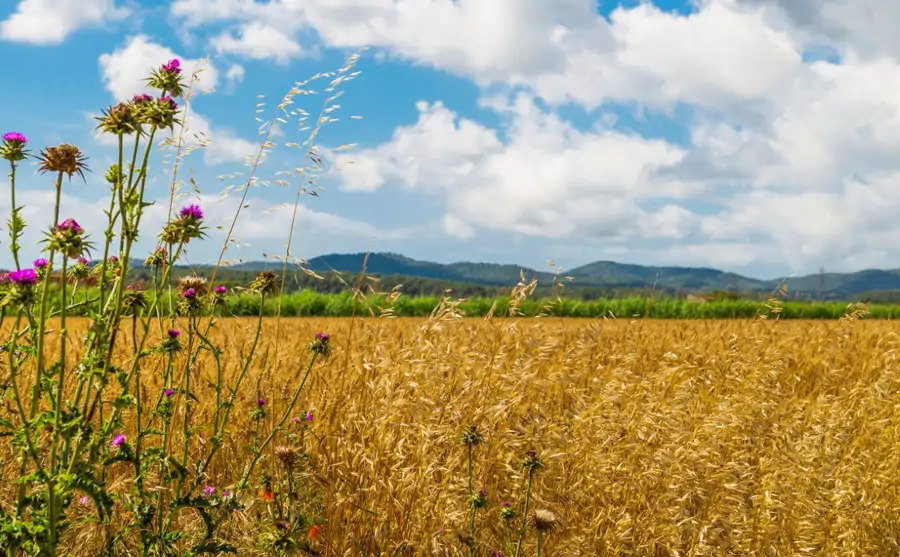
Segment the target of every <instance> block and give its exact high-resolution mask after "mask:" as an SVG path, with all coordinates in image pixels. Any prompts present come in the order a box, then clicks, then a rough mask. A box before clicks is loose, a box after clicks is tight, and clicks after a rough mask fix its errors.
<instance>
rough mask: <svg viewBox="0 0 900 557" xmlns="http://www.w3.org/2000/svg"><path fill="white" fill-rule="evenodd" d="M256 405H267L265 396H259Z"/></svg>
mask: <svg viewBox="0 0 900 557" xmlns="http://www.w3.org/2000/svg"><path fill="white" fill-rule="evenodd" d="M256 405H257V406H265V405H266V399H264V398H263V397H259V398H258V399H256Z"/></svg>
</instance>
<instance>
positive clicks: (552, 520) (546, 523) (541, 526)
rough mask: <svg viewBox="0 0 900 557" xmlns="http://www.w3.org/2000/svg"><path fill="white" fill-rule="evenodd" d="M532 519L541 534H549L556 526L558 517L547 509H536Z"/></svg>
mask: <svg viewBox="0 0 900 557" xmlns="http://www.w3.org/2000/svg"><path fill="white" fill-rule="evenodd" d="M532 518H533V519H534V527H535V528H536V529H537V530H539V531H541V532H547V531H549V530H552V529H553V527H554V526H556V515H555V514H553V513H552V512H550V511H548V510H547V509H536V510H535V511H534V514H533V515H532Z"/></svg>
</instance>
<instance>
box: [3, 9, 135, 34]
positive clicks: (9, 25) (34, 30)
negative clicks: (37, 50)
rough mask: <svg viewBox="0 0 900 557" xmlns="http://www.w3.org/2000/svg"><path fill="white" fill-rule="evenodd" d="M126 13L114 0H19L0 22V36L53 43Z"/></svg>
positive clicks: (123, 15)
mask: <svg viewBox="0 0 900 557" xmlns="http://www.w3.org/2000/svg"><path fill="white" fill-rule="evenodd" d="M129 13H130V10H128V9H127V8H125V7H123V6H120V5H117V3H116V2H115V0H79V1H78V2H73V1H71V0H21V1H20V2H19V4H18V6H17V7H16V9H15V10H14V11H13V13H12V14H11V15H10V16H9V17H8V18H6V19H5V20H3V21H2V22H0V36H2V37H3V39H5V40H7V41H13V42H20V43H31V44H41V45H56V44H60V43H62V42H63V41H64V40H65V39H66V38H67V37H68V36H69V35H71V34H72V33H74V32H75V31H77V30H79V29H82V28H85V27H95V26H98V25H101V24H103V23H104V22H107V21H117V20H121V19H123V18H125V17H127V16H128V14H129Z"/></svg>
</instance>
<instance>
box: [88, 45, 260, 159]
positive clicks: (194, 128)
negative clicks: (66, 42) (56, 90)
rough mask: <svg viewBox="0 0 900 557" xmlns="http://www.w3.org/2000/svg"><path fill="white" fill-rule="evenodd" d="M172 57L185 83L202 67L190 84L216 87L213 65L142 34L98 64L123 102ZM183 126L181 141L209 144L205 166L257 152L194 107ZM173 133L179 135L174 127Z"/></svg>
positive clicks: (109, 87)
mask: <svg viewBox="0 0 900 557" xmlns="http://www.w3.org/2000/svg"><path fill="white" fill-rule="evenodd" d="M172 58H179V59H180V60H181V62H182V71H183V73H184V74H185V75H186V76H188V77H187V78H186V80H190V76H191V74H193V73H194V72H198V68H202V70H201V71H199V72H198V73H197V76H198V82H197V83H196V84H194V85H193V86H194V87H196V88H199V89H200V90H204V89H211V88H213V87H215V86H216V84H217V82H218V75H219V72H218V70H217V69H216V67H215V66H214V65H213V64H211V63H208V62H206V61H203V60H198V59H187V58H183V57H181V56H178V55H177V54H176V53H175V52H174V51H173V50H171V49H169V48H167V47H165V46H163V45H160V44H157V43H154V42H152V41H151V40H150V39H149V38H148V37H146V36H143V35H137V36H134V37H131V38H130V39H128V40H127V42H126V43H125V46H124V47H122V48H120V49H118V50H116V51H114V52H112V53H110V54H102V55H101V56H100V59H99V62H100V68H101V71H102V74H103V81H104V84H105V86H106V89H107V90H108V91H109V92H110V93H111V94H112V95H113V96H114V97H115V99H117V100H124V99H128V98H130V97H132V96H133V95H136V94H139V93H142V92H144V91H146V90H147V89H146V87H145V84H146V82H145V81H144V80H145V79H146V77H147V76H148V75H149V73H150V70H152V69H153V68H156V67H158V66H159V65H160V64H162V63H165V62H167V61H168V60H170V59H172ZM237 68H240V66H237ZM242 72H243V68H240V69H235V67H232V68H231V69H230V70H229V72H228V75H229V76H231V77H232V79H234V76H239V75H243V74H242ZM198 98H199V97H194V99H193V100H192V103H196V102H197V99H198ZM185 127H186V128H187V130H186V132H185V135H184V138H185V140H186V143H187V145H197V144H198V143H199V142H200V141H202V140H203V139H208V140H209V145H207V146H206V148H205V150H204V160H205V161H206V162H207V163H208V164H219V163H224V162H238V161H243V160H244V159H245V158H246V157H247V155H250V154H252V153H255V152H256V151H257V150H258V145H257V144H256V143H254V142H251V141H247V140H245V139H242V138H240V137H238V136H237V134H236V133H235V132H234V130H231V129H228V128H221V127H215V128H213V127H212V126H211V125H210V123H209V120H208V119H207V118H205V117H204V116H202V115H201V114H199V113H197V112H196V111H195V110H194V109H193V107H191V109H190V111H189V112H188V116H187V119H186V121H185ZM175 131H176V133H177V132H178V128H177V127H176V130H175ZM101 141H105V142H106V144H111V143H110V141H111V140H110V138H109V137H104V136H101Z"/></svg>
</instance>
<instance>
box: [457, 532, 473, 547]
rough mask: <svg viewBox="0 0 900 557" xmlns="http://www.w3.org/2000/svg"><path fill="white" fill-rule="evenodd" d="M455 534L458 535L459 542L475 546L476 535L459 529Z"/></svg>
mask: <svg viewBox="0 0 900 557" xmlns="http://www.w3.org/2000/svg"><path fill="white" fill-rule="evenodd" d="M454 534H455V535H456V539H457V540H458V541H459V543H461V544H463V545H467V546H469V547H474V546H475V537H474V536H472V535H471V534H469V533H467V532H464V531H462V530H457V531H456V532H454Z"/></svg>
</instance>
